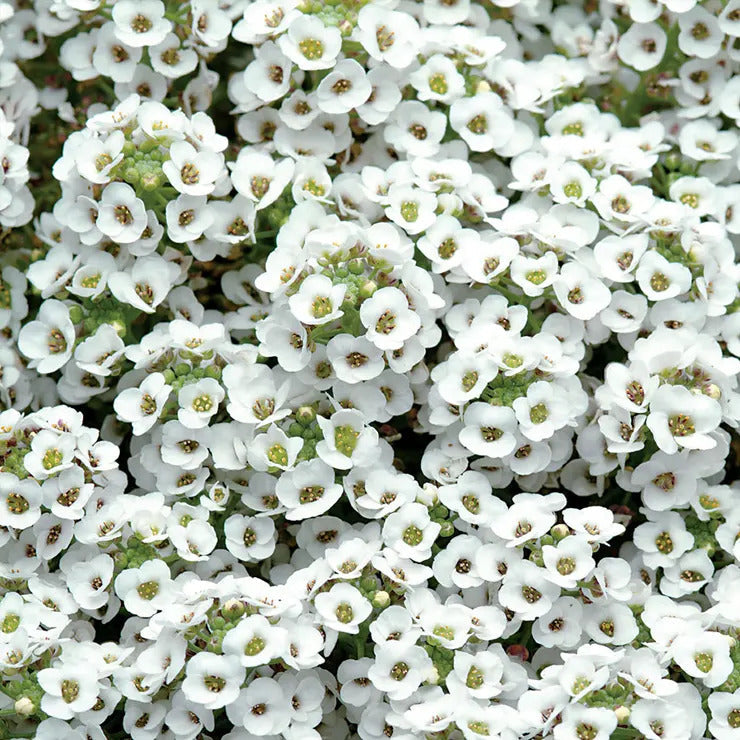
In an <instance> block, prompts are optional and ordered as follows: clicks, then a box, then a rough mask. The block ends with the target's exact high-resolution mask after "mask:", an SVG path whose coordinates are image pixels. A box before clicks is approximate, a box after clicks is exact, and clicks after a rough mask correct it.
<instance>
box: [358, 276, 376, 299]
mask: <svg viewBox="0 0 740 740" xmlns="http://www.w3.org/2000/svg"><path fill="white" fill-rule="evenodd" d="M377 289H378V284H377V283H376V282H375V281H374V280H368V281H367V282H365V283H363V284H362V285H361V286H360V298H369V297H370V296H371V295H372V294H373V293H374V292H375V291H376V290H377Z"/></svg>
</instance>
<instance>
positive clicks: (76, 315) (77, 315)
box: [69, 304, 84, 324]
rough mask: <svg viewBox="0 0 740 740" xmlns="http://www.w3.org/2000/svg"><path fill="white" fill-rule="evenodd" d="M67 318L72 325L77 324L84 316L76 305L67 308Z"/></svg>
mask: <svg viewBox="0 0 740 740" xmlns="http://www.w3.org/2000/svg"><path fill="white" fill-rule="evenodd" d="M69 318H70V320H71V321H72V323H73V324H79V323H80V321H82V319H83V318H84V314H83V312H82V308H81V307H80V306H78V305H76V304H75V305H73V306H70V308H69Z"/></svg>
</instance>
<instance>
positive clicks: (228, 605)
mask: <svg viewBox="0 0 740 740" xmlns="http://www.w3.org/2000/svg"><path fill="white" fill-rule="evenodd" d="M245 611H246V610H245V608H244V604H243V603H242V602H241V601H239V599H229V600H228V601H226V602H225V603H224V605H223V606H222V607H221V614H222V615H223V617H224V619H229V620H234V619H239V617H241V616H242V615H243V614H244V612H245Z"/></svg>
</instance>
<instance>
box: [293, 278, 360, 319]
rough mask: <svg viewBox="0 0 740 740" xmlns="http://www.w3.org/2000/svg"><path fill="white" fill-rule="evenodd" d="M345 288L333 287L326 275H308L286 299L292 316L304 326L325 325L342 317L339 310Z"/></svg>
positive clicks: (338, 285) (341, 286)
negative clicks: (293, 293) (294, 292)
mask: <svg viewBox="0 0 740 740" xmlns="http://www.w3.org/2000/svg"><path fill="white" fill-rule="evenodd" d="M346 289H347V288H346V286H345V285H344V284H342V283H339V284H337V285H335V284H334V283H332V280H331V278H329V277H327V276H326V275H309V276H308V277H306V278H305V279H304V280H303V282H302V283H301V285H300V287H299V288H298V292H297V293H296V294H295V295H292V296H291V297H290V298H289V299H288V304H289V306H290V310H291V311H292V313H293V315H294V316H295V317H296V318H297V319H298V320H299V321H301V322H302V323H304V324H311V325H318V326H320V325H321V324H327V323H329V322H330V321H334V320H336V319H338V318H340V317H341V316H343V315H344V312H343V311H342V310H341V309H340V306H341V305H342V301H343V300H344V294H345V291H346Z"/></svg>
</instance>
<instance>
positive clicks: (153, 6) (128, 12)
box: [112, 0, 172, 47]
mask: <svg viewBox="0 0 740 740" xmlns="http://www.w3.org/2000/svg"><path fill="white" fill-rule="evenodd" d="M164 11H165V7H164V3H162V2H161V1H160V0H124V1H123V2H117V3H116V4H115V5H114V6H113V8H112V15H113V21H114V22H115V24H116V30H115V33H116V36H117V37H118V38H119V39H120V40H121V42H122V43H124V44H127V45H128V46H133V47H138V46H154V45H156V44H159V43H160V42H161V41H163V40H164V37H165V36H166V35H167V34H168V33H169V32H170V30H171V28H172V23H171V22H170V21H168V20H167V19H166V18H165V17H164Z"/></svg>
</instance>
